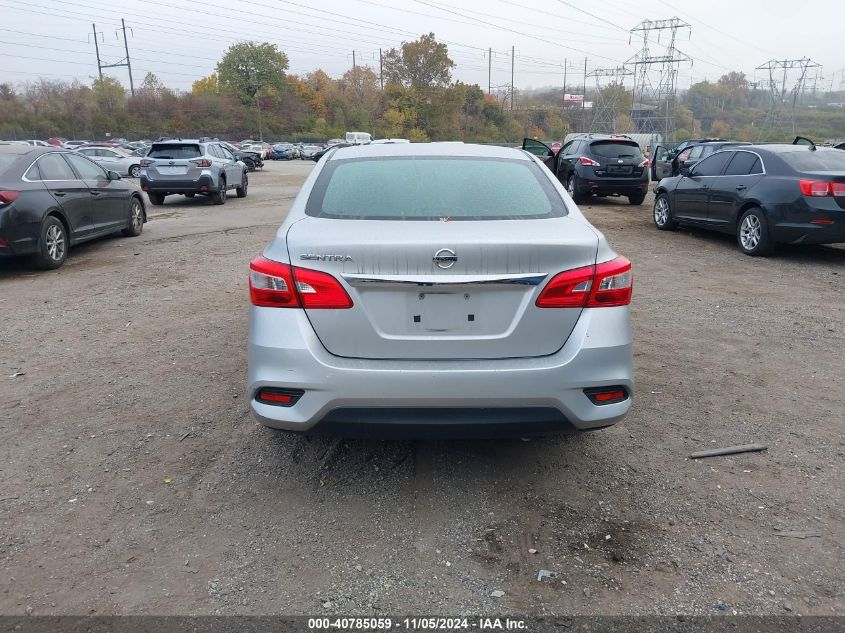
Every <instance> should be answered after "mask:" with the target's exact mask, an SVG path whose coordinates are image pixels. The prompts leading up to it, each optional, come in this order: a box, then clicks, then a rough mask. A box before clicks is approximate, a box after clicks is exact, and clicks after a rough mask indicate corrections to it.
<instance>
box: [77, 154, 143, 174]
mask: <svg viewBox="0 0 845 633" xmlns="http://www.w3.org/2000/svg"><path fill="white" fill-rule="evenodd" d="M76 151H77V152H79V153H80V154H83V155H85V156H87V157H88V158H90V159H91V160H93V161H95V162H97V163H100V165H101V166H102V167H103V169H105V170H106V171H116V172H117V173H119V174H120V175H121V176H131V177H132V178H138V177H139V176H140V175H141V157H140V156H135V155H133V154H126V153H124V152H119V151H117V150H115V149H112V148H110V147H80V148H79V149H77V150H76Z"/></svg>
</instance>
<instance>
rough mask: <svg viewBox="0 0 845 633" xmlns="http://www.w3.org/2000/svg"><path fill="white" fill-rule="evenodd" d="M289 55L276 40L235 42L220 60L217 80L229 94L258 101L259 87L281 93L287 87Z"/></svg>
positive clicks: (244, 99)
mask: <svg viewBox="0 0 845 633" xmlns="http://www.w3.org/2000/svg"><path fill="white" fill-rule="evenodd" d="M287 69H288V56H287V55H285V53H284V52H282V51H280V50H279V49H278V48H277V47H276V45H275V44H270V43H269V42H263V43H261V44H256V43H255V42H242V43H240V44H233V45H232V46H230V47H229V49H228V50H227V51H226V54H225V55H224V56H223V59H221V60H220V62H219V63H218V64H217V80H218V82H219V84H220V87H221V89H223V90H224V91H225V92H227V93H228V94H231V95H232V96H234V97H235V98H236V99H239V100H240V101H241V102H243V103H254V102H255V97H256V95H257V94H258V92H259V91H261V92H263V93H265V94H266V93H268V92H269V93H273V92H276V93H281V92H282V91H284V89H285V85H286V81H285V71H286V70H287Z"/></svg>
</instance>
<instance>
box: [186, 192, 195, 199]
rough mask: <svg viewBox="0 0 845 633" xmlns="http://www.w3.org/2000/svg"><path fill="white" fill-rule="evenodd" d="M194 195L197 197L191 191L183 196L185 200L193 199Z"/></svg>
mask: <svg viewBox="0 0 845 633" xmlns="http://www.w3.org/2000/svg"><path fill="white" fill-rule="evenodd" d="M195 195H197V194H195V193H194V192H193V191H191V192H189V193H186V194H185V197H186V198H193V197H194V196H195Z"/></svg>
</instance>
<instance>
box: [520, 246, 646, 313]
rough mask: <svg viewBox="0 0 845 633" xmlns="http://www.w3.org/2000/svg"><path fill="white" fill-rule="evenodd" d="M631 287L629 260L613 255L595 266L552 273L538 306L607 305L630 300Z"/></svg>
mask: <svg viewBox="0 0 845 633" xmlns="http://www.w3.org/2000/svg"><path fill="white" fill-rule="evenodd" d="M633 291H634V278H633V271H632V270H631V262H629V261H628V260H627V259H625V258H624V257H617V258H616V259H613V260H611V261H609V262H603V263H601V264H598V265H596V266H585V267H584V268H576V269H574V270H567V271H566V272H562V273H559V274H557V275H555V276H554V277H552V280H551V281H550V282H549V283H548V284H546V287H545V288H543V291H542V292H541V293H540V296H539V297H537V302H536V305H537V307H538V308H608V307H612V306H624V305H628V304H629V303H631V295H632V293H633Z"/></svg>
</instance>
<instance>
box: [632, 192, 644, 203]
mask: <svg viewBox="0 0 845 633" xmlns="http://www.w3.org/2000/svg"><path fill="white" fill-rule="evenodd" d="M643 200H645V193H635V194H633V195H630V196H628V202H629V203H630V204H633V205H641V204H642V203H643Z"/></svg>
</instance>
